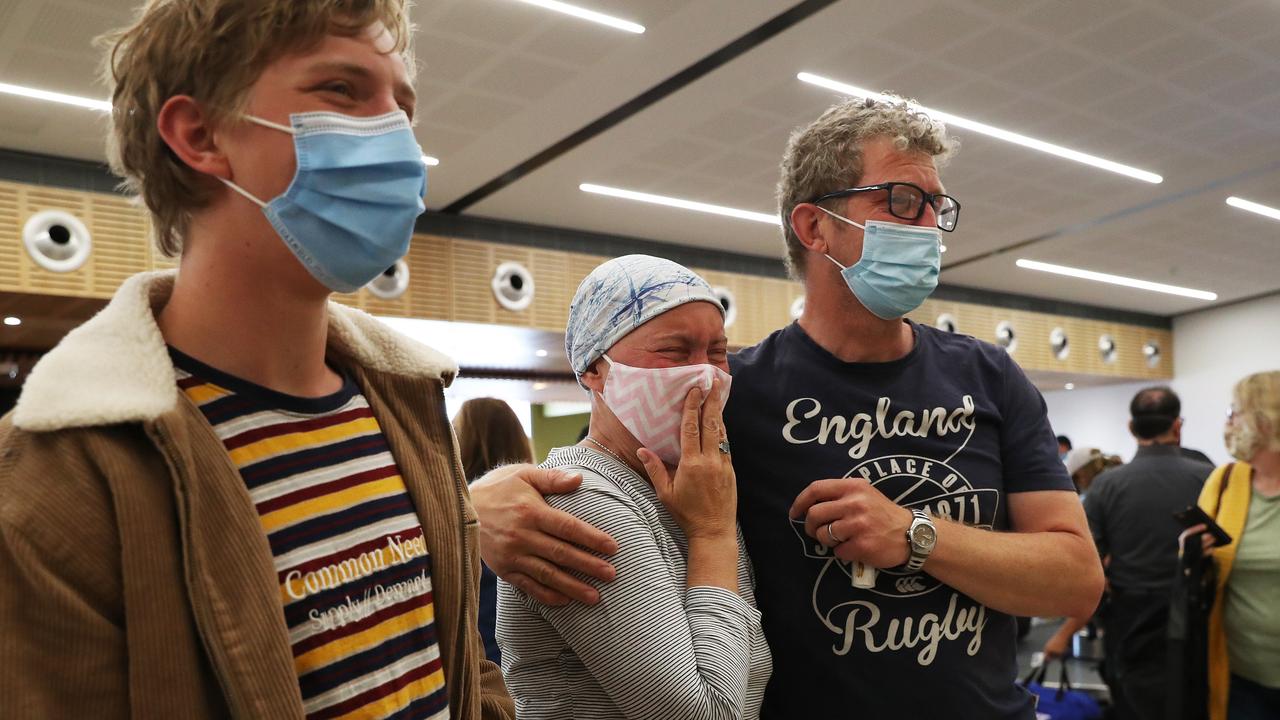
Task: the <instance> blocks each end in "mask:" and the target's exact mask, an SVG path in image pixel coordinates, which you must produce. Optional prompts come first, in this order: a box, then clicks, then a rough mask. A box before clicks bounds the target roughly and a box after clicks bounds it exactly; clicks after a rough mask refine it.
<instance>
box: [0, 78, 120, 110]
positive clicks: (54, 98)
mask: <svg viewBox="0 0 1280 720" xmlns="http://www.w3.org/2000/svg"><path fill="white" fill-rule="evenodd" d="M0 93H4V94H6V95H17V96H19V97H25V98H31V99H33V100H44V101H46V102H56V103H62V104H63V105H75V106H76V107H82V108H88V109H90V110H99V111H101V112H110V111H111V103H109V102H107V101H106V100H94V99H93V98H87V97H80V96H79V95H67V94H66V93H59V92H50V91H49V90H38V89H36V88H29V87H23V86H21V85H10V84H9V83H0Z"/></svg>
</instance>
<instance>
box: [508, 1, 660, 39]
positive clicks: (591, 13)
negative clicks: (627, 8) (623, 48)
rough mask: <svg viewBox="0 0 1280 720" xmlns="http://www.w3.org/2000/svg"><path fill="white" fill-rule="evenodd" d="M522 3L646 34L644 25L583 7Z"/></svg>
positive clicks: (536, 2)
mask: <svg viewBox="0 0 1280 720" xmlns="http://www.w3.org/2000/svg"><path fill="white" fill-rule="evenodd" d="M520 2H522V3H525V4H526V5H537V6H538V7H540V8H546V9H548V10H554V11H556V12H558V13H564V14H565V15H572V16H574V17H576V18H582V19H583V20H590V21H591V22H594V23H600V24H601V25H608V26H609V27H611V28H616V29H618V30H625V31H627V32H629V33H635V34H637V35H639V34H640V33H643V32H644V26H643V25H637V24H636V23H633V22H631V21H629V20H623V19H621V18H616V17H614V16H612V15H605V14H604V13H602V12H596V11H595V10H588V9H586V8H583V7H578V6H577V5H570V4H569V3H566V2H559V0H520Z"/></svg>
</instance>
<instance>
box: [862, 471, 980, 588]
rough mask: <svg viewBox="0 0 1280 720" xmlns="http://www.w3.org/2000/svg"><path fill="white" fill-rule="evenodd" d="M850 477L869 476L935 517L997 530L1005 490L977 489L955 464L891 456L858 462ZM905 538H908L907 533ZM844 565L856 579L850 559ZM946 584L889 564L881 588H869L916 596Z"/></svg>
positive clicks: (904, 503)
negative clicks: (994, 524)
mask: <svg viewBox="0 0 1280 720" xmlns="http://www.w3.org/2000/svg"><path fill="white" fill-rule="evenodd" d="M845 477H861V478H866V479H867V480H868V481H869V482H870V483H871V486H872V487H874V488H875V489H877V490H879V491H880V492H881V493H883V494H884V495H885V497H887V498H889V499H890V500H892V501H894V502H895V503H897V504H898V505H901V506H902V507H905V508H910V509H912V510H917V509H918V510H923V511H925V512H927V513H929V514H930V515H932V516H933V517H935V518H941V519H944V520H953V521H955V522H958V523H962V524H964V525H971V526H974V527H980V528H986V529H988V530H989V529H991V527H992V524H993V522H994V518H995V516H996V509H997V508H998V507H999V502H1000V493H999V491H997V490H996V489H994V488H985V489H981V488H974V487H973V485H972V484H971V483H970V482H969V481H968V480H967V479H966V478H965V477H964V475H962V474H961V473H960V471H959V470H956V469H955V468H954V467H952V466H951V465H948V464H947V463H945V462H941V461H939V460H934V459H932V458H926V457H920V456H918V455H886V456H884V457H878V458H870V459H868V460H864V461H863V462H862V463H860V464H858V465H856V466H855V467H854V468H853V469H852V470H850V471H849V472H848V473H847V474H846V475H845ZM902 541H903V542H906V541H907V539H906V537H905V536H904V537H903V538H902ZM840 569H841V570H842V571H843V572H845V573H846V574H848V575H849V578H850V582H852V580H853V574H852V573H853V568H852V566H851V564H850V563H845V562H841V563H840ZM941 586H942V583H941V582H939V581H938V580H936V579H935V578H934V577H933V576H932V575H929V574H928V573H927V572H923V571H921V572H908V571H907V570H905V569H903V568H887V569H884V570H880V571H878V572H877V573H876V584H875V587H872V588H869V590H870V591H871V592H873V593H875V594H877V595H882V596H884V597H893V598H901V597H915V596H917V595H924V594H926V593H929V592H932V591H934V590H936V589H938V588H939V587H941Z"/></svg>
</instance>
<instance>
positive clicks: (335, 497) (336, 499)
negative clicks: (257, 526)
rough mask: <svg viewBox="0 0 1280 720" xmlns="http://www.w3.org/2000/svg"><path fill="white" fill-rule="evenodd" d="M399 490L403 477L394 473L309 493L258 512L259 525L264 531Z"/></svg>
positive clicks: (398, 491)
mask: <svg viewBox="0 0 1280 720" xmlns="http://www.w3.org/2000/svg"><path fill="white" fill-rule="evenodd" d="M402 492H404V480H402V479H401V478H400V476H399V475H398V474H397V475H392V476H391V477H388V478H383V479H382V480H374V481H371V482H363V483H360V484H359V485H353V486H351V487H349V488H347V489H346V490H340V491H338V492H335V493H329V494H328V495H321V496H319V497H313V498H311V499H310V500H303V501H302V502H299V503H294V504H293V505H286V506H285V507H282V508H280V509H279V510H274V511H272V512H269V513H267V514H266V515H263V516H261V520H262V529H264V530H266V531H267V533H268V534H269V533H273V532H275V531H276V530H279V529H280V528H282V527H285V526H287V525H292V524H294V523H297V522H302V521H304V520H311V519H312V518H316V517H319V516H321V515H328V514H329V513H331V512H334V511H337V510H341V509H344V508H348V507H353V506H355V505H359V504H360V503H365V502H369V501H371V500H375V499H378V498H382V497H389V496H391V495H395V494H397V493H402Z"/></svg>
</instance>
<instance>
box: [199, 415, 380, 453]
mask: <svg viewBox="0 0 1280 720" xmlns="http://www.w3.org/2000/svg"><path fill="white" fill-rule="evenodd" d="M362 417H373V412H372V411H370V410H369V408H367V407H360V408H353V409H351V410H347V411H346V412H340V413H335V414H333V415H322V416H321V417H317V418H312V419H310V420H299V421H297V422H286V423H276V424H274V425H267V426H265V427H256V428H253V429H252V430H245V431H244V432H242V433H240V434H239V435H235V436H233V437H229V438H227V439H225V440H223V441H222V443H223V444H224V445H226V446H227V450H228V451H230V450H235V449H236V448H240V447H244V446H245V445H250V444H252V443H255V442H258V441H259V440H266V439H267V438H272V437H277V436H280V435H288V434H290V433H296V432H309V431H311V430H320V429H322V428H327V427H331V426H334V425H341V424H342V423H345V422H350V421H352V420H356V419H359V418H362ZM298 449H301V448H298Z"/></svg>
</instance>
